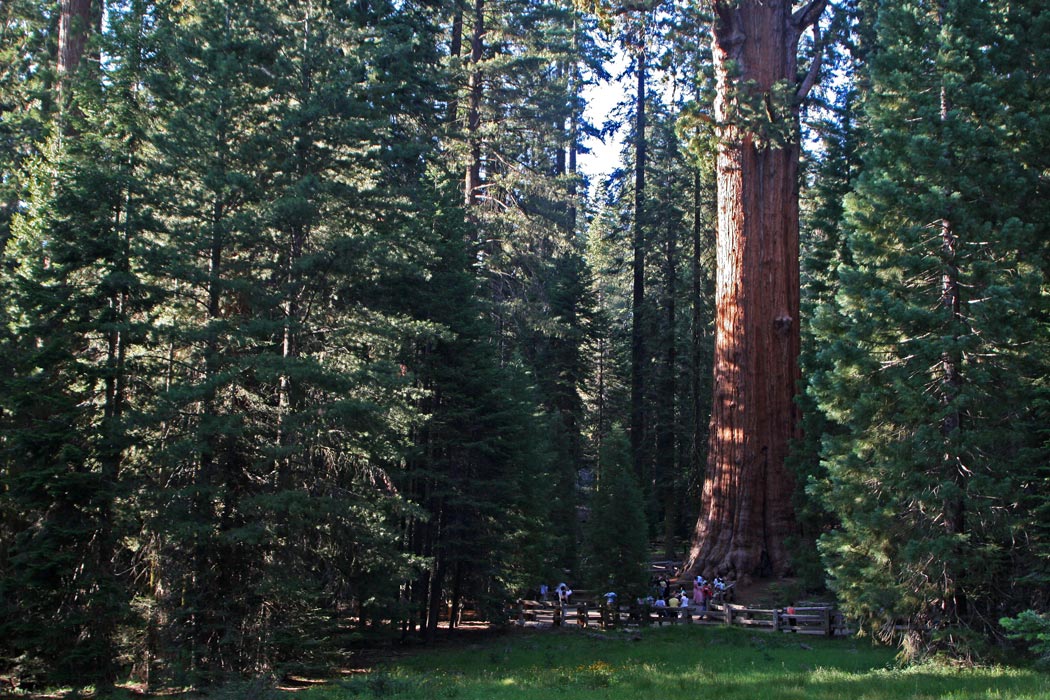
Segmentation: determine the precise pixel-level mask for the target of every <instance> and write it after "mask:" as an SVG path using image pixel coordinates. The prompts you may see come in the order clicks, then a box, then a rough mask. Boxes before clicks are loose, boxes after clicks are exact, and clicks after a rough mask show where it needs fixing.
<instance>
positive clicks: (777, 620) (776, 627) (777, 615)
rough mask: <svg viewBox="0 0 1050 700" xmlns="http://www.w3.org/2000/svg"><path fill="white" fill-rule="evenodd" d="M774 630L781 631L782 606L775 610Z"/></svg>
mask: <svg viewBox="0 0 1050 700" xmlns="http://www.w3.org/2000/svg"><path fill="white" fill-rule="evenodd" d="M773 631H774V632H779V631H780V608H777V609H776V610H774V611H773Z"/></svg>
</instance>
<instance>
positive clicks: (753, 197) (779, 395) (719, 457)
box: [688, 0, 825, 577]
mask: <svg viewBox="0 0 1050 700" xmlns="http://www.w3.org/2000/svg"><path fill="white" fill-rule="evenodd" d="M824 5H825V0H812V1H811V2H810V3H809V4H807V5H806V6H804V7H803V8H801V9H800V10H799V11H798V12H796V13H794V14H793V13H792V3H791V2H786V1H785V0H779V1H777V2H765V3H756V2H746V3H737V2H716V3H714V9H715V12H716V16H717V17H716V21H715V24H714V36H713V39H714V45H713V49H714V58H715V71H716V78H717V81H718V92H717V96H716V100H715V116H716V119H717V122H718V125H719V127H718V128H719V147H718V158H717V186H718V234H717V244H716V245H717V256H718V272H717V281H716V292H715V306H716V331H715V357H714V377H713V378H714V387H713V397H712V413H711V423H710V434H709V438H708V440H709V443H708V465H707V474H706V479H705V483H704V489H703V496H702V502H701V511H700V517H699V520H698V522H697V526H696V531H695V534H694V538H693V545H692V548H691V552H690V559H689V562H688V567H689V569H690V570H691V571H693V572H697V573H701V574H704V575H714V574H716V573H719V574H727V575H730V576H735V577H749V576H753V575H759V576H768V575H772V574H778V575H782V574H784V573H786V572H787V571H788V570H789V569H790V561H789V557H788V553H787V550H786V548H785V544H784V542H785V539H786V538H787V537H788V536H790V535H792V534H793V533H794V532H795V530H796V526H795V517H794V510H793V508H792V500H791V499H792V485H793V483H794V478H793V476H792V474H791V473H790V472H789V471H788V469H787V468H786V466H785V459H786V457H787V454H788V448H789V444H790V442H791V440H792V439H793V438H794V437H796V435H797V434H798V428H797V426H798V424H799V421H798V418H799V417H798V415H797V407H796V405H795V402H794V398H795V393H796V386H797V384H798V380H799V367H798V354H799V240H798V213H799V208H798V207H799V205H798V158H799V142H798V128H797V125H798V105H799V102H800V101H801V98H802V97H804V95H805V93H806V92H807V91H808V90H809V88H810V87H811V86H812V84H813V81H814V80H815V77H816V72H817V69H818V68H819V61H816V62H814V65H813V70H811V72H810V74H809V75H808V76H807V77H806V79H805V80H804V81H802V83H801V84H800V85H796V84H797V82H798V80H797V76H796V69H797V51H798V44H799V38H800V36H801V34H802V32H803V31H805V29H806V28H807V27H809V26H811V25H812V24H813V23H814V22H816V20H817V19H818V17H819V16H820V14H821V12H822V11H823V8H824ZM785 86H787V89H785ZM742 105H748V106H750V107H751V108H752V109H751V110H748V111H747V112H744V111H743V110H741V106H742ZM756 112H757V114H758V115H760V116H755V114H756ZM745 115H746V116H745Z"/></svg>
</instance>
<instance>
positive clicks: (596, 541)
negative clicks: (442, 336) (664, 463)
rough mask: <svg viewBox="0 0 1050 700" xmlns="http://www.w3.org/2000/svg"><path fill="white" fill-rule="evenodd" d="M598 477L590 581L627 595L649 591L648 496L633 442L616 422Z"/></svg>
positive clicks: (592, 511)
mask: <svg viewBox="0 0 1050 700" xmlns="http://www.w3.org/2000/svg"><path fill="white" fill-rule="evenodd" d="M598 470H599V471H598V479H597V483H596V485H595V489H594V493H593V495H592V496H591V502H590V519H589V520H588V522H587V530H586V543H587V547H586V551H587V560H586V564H585V567H584V572H585V575H586V578H587V581H588V585H590V586H593V587H594V588H595V589H599V588H600V589H602V590H603V591H604V590H611V591H615V592H617V593H618V594H620V595H622V596H624V598H623V599H624V600H627V599H628V598H630V599H633V598H635V597H640V596H642V595H644V594H645V592H646V590H647V586H648V568H647V566H646V558H647V552H648V549H649V543H648V537H647V534H646V533H647V532H648V527H647V526H646V520H645V501H644V499H643V495H642V490H641V489H640V488H639V486H638V482H637V479H636V478H635V476H634V470H633V469H632V468H631V455H630V444H629V442H628V440H627V435H626V433H625V432H624V430H623V429H622V428H620V427H619V426H613V429H612V431H611V432H610V433H609V435H608V436H607V437H606V439H605V441H604V443H603V445H602V452H601V454H600V455H599V458H598Z"/></svg>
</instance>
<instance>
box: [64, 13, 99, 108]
mask: <svg viewBox="0 0 1050 700" xmlns="http://www.w3.org/2000/svg"><path fill="white" fill-rule="evenodd" d="M95 2H96V0H61V1H60V3H59V15H58V93H59V104H62V99H63V97H64V95H63V92H64V89H65V86H66V84H67V83H68V82H69V76H70V75H72V74H73V73H74V72H76V70H77V68H78V67H79V66H80V61H81V59H82V58H83V57H84V49H85V47H86V46H87V40H88V36H89V35H90V33H91V31H92V29H93V28H94V27H95V25H97V23H98V22H99V21H100V20H101V17H102V13H101V11H99V10H98V8H94V7H93V5H94V4H95Z"/></svg>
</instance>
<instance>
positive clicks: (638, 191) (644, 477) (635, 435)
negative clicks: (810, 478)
mask: <svg viewBox="0 0 1050 700" xmlns="http://www.w3.org/2000/svg"><path fill="white" fill-rule="evenodd" d="M637 60H638V64H637V66H636V74H637V81H638V82H637V88H636V94H635V125H634V144H635V145H634V241H633V247H634V263H633V270H632V271H633V275H634V277H633V304H632V314H631V454H632V459H633V463H634V471H635V475H636V476H637V477H638V480H639V482H640V483H642V484H647V483H648V480H649V476H650V475H649V474H648V471H649V470H648V465H647V460H646V459H645V452H646V449H645V437H646V435H645V433H646V427H647V426H646V415H645V379H646V377H645V365H646V343H645V315H646V314H645V252H646V251H645V248H646V243H645V166H646V162H645V159H646V146H647V144H646V134H645V127H646V124H645V87H646V68H647V66H646V53H645V28H644V25H640V26H639V29H638V59H637Z"/></svg>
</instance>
